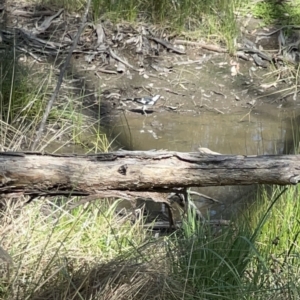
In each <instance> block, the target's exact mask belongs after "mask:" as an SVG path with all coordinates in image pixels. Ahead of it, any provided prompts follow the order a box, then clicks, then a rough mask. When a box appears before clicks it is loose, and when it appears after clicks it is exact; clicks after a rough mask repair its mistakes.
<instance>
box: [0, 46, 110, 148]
mask: <svg viewBox="0 0 300 300" xmlns="http://www.w3.org/2000/svg"><path fill="white" fill-rule="evenodd" d="M46 68H47V69H46ZM0 74H1V75H0V109H1V111H0V114H1V122H0V131H1V135H0V139H1V146H2V149H3V150H5V149H10V150H20V149H22V150H25V149H29V148H30V145H31V143H32V141H33V139H34V135H35V132H36V130H37V129H38V127H39V124H40V121H41V119H42V116H43V113H44V111H45V107H46V105H47V102H48V101H49V97H50V96H49V95H50V93H51V92H53V90H54V87H55V84H56V77H55V74H54V70H53V67H51V66H50V65H44V66H43V68H39V67H36V66H35V65H34V64H33V65H29V64H26V62H23V60H22V56H21V57H15V54H14V53H11V51H10V50H9V49H6V50H3V51H2V52H1V57H0ZM71 79H72V78H71ZM66 80H67V81H68V79H67V78H66ZM84 97H85V95H82V94H79V95H76V94H74V93H73V94H71V93H69V92H68V90H62V91H61V92H60V97H59V99H58V100H57V102H56V105H55V106H54V107H53V108H52V110H51V113H50V116H49V118H48V122H47V128H46V133H45V134H44V136H43V141H41V144H40V146H39V149H40V150H44V149H45V148H46V149H48V151H51V152H53V151H55V152H57V151H59V150H60V149H61V148H62V147H64V146H66V145H72V144H73V145H74V144H77V145H80V146H81V148H82V149H81V148H80V147H79V148H78V150H77V151H80V152H85V150H84V149H85V146H86V145H87V141H88V142H89V145H88V146H89V148H88V150H89V151H90V152H93V151H95V150H96V149H97V151H98V152H99V151H107V150H108V148H109V142H108V141H107V139H106V137H105V135H103V134H102V133H101V131H100V128H99V124H98V123H99V122H98V120H97V121H96V122H95V121H93V119H92V118H91V117H88V116H86V115H85V114H83V104H82V103H83V99H84ZM63 138H64V139H63ZM63 140H64V141H63Z"/></svg>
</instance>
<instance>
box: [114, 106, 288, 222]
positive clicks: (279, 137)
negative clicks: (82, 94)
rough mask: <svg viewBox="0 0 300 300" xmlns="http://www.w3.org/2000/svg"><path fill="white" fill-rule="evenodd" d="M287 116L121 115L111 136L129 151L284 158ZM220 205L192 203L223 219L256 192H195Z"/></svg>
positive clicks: (264, 113) (277, 113) (259, 113)
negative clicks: (201, 151)
mask: <svg viewBox="0 0 300 300" xmlns="http://www.w3.org/2000/svg"><path fill="white" fill-rule="evenodd" d="M289 115H290V113H289V112H285V111H282V110H276V109H275V110H274V109H273V112H272V114H270V108H269V107H267V106H266V107H263V106H261V107H260V110H259V111H258V110H257V111H252V112H251V114H249V115H248V116H245V111H243V112H242V111H241V112H240V113H234V114H224V115H222V114H216V113H208V112H205V113H201V114H199V115H196V116H189V115H187V114H177V113H163V114H162V113H156V114H152V115H148V116H147V117H141V116H140V115H135V114H130V116H127V115H126V114H123V115H122V116H121V117H120V118H119V120H118V122H116V125H115V126H114V128H112V129H111V130H110V132H109V133H110V135H111V136H117V140H116V141H117V142H118V143H119V145H121V146H122V147H123V148H125V149H128V150H150V149H167V150H170V151H183V152H190V151H197V148H198V147H199V146H201V147H207V148H209V149H211V150H213V151H216V152H220V153H223V154H245V155H262V154H269V155H271V154H283V153H286V152H289V151H290V149H289V148H290V147H289V146H288V145H290V144H291V143H290V140H291V138H292V136H291V131H292V123H291V118H290V117H289ZM197 190H199V191H200V192H201V193H203V194H207V195H209V196H211V197H213V198H216V199H218V200H220V201H221V202H222V203H223V204H222V205H220V204H214V203H211V202H209V201H205V199H201V197H200V198H199V199H196V200H197V201H195V203H196V205H197V206H198V207H199V208H200V209H201V210H202V212H203V213H204V214H205V213H206V212H207V210H208V209H209V210H208V211H209V213H210V215H211V217H216V218H222V217H223V218H226V217H228V215H230V214H232V212H238V210H239V209H240V208H241V205H240V204H241V203H245V202H247V201H250V200H249V199H253V198H254V196H255V193H256V188H255V186H246V187H245V186H226V187H207V188H200V189H197Z"/></svg>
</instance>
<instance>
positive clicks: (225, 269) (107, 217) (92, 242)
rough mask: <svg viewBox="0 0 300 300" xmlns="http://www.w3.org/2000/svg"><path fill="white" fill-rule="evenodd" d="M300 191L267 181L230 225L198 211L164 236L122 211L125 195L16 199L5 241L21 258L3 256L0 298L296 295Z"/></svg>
mask: <svg viewBox="0 0 300 300" xmlns="http://www.w3.org/2000/svg"><path fill="white" fill-rule="evenodd" d="M298 195H299V191H298V188H297V187H292V188H289V189H288V190H283V189H282V188H275V189H274V190H273V191H272V190H270V191H268V189H266V188H263V189H262V191H261V193H260V196H259V198H258V200H257V201H256V202H254V203H253V204H252V205H251V206H249V208H248V210H247V211H246V212H245V213H244V215H243V216H240V217H239V218H237V220H236V221H235V222H234V223H232V224H231V225H229V226H227V227H213V226H211V225H203V224H201V222H199V221H198V220H197V219H196V216H195V215H194V213H193V211H190V212H189V214H188V217H187V218H186V219H185V220H184V222H183V226H182V229H181V230H178V231H177V232H175V233H174V234H172V235H169V236H164V237H163V236H162V237H159V238H154V236H153V235H152V233H151V232H147V231H145V230H144V229H143V228H142V225H143V218H141V217H139V218H138V219H137V220H136V222H135V223H134V224H132V220H131V219H132V216H131V213H130V211H129V212H128V211H127V213H126V211H125V210H123V211H122V214H120V213H118V214H117V213H116V211H120V209H119V208H118V207H119V203H120V202H115V203H112V202H108V201H105V200H102V201H100V200H99V201H95V202H92V203H86V204H82V203H80V202H79V201H80V200H79V199H78V200H77V199H76V198H75V199H74V198H73V199H70V200H66V199H60V198H59V199H56V200H55V199H54V200H44V201H36V202H33V203H31V204H30V205H26V206H25V207H21V206H17V205H16V204H15V202H14V201H8V202H6V208H5V209H4V208H2V214H1V226H0V233H1V247H2V248H4V249H6V250H8V251H9V254H10V256H11V259H12V261H13V263H12V262H11V261H10V258H9V257H5V256H4V255H3V254H1V255H0V257H1V268H0V272H1V278H2V279H1V282H0V298H1V299H99V300H100V299H233V298H236V299H262V300H265V299H268V298H275V299H298V298H299V296H300V289H299V278H300V263H299V261H300V260H299V255H300V249H299V246H298V236H299V232H300V231H299V230H300V223H299V216H300V204H299V199H298ZM247 212H248V213H247ZM0 252H1V251H0ZM112 295H114V297H112ZM279 296H280V297H279ZM111 297H112V298H111ZM278 297H279V298H278Z"/></svg>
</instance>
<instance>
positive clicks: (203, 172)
mask: <svg viewBox="0 0 300 300" xmlns="http://www.w3.org/2000/svg"><path fill="white" fill-rule="evenodd" d="M299 179H300V156H299V155H273V156H243V155H207V154H201V153H198V152H193V153H181V152H166V151H148V152H142V151H119V152H112V153H103V154H97V155H89V156H80V155H78V156H77V155H64V156H60V155H44V154H40V153H30V152H26V153H8V152H6V153H4V152H0V194H6V193H22V194H25V195H31V196H39V195H81V196H87V195H95V194H101V195H104V196H105V195H107V196H109V195H110V196H113V195H115V196H116V197H123V196H125V193H124V192H125V191H126V193H127V192H129V194H130V193H131V195H134V193H135V192H145V191H147V192H167V191H172V190H176V189H177V188H179V187H191V186H222V185H249V184H255V183H258V184H280V185H289V184H297V183H298V182H299Z"/></svg>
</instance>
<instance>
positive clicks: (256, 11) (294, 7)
mask: <svg viewBox="0 0 300 300" xmlns="http://www.w3.org/2000/svg"><path fill="white" fill-rule="evenodd" d="M250 7H251V12H252V14H253V15H254V16H255V17H257V18H261V19H262V20H263V22H264V23H265V24H274V23H276V24H281V25H288V24H293V25H298V24H299V22H300V1H299V0H295V1H257V2H255V3H254V4H252V3H251V2H250Z"/></svg>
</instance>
